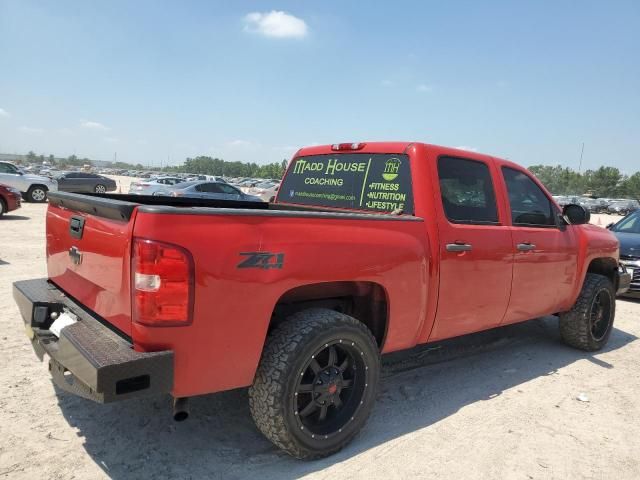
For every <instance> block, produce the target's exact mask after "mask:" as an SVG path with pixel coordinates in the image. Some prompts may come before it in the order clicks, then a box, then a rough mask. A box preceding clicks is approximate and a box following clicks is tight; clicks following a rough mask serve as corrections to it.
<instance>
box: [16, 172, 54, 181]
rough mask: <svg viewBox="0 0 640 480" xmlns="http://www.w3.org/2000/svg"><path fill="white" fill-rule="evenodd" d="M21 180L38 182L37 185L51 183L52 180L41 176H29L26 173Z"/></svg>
mask: <svg viewBox="0 0 640 480" xmlns="http://www.w3.org/2000/svg"><path fill="white" fill-rule="evenodd" d="M22 178H24V179H25V180H29V181H32V182H39V183H53V180H51V179H50V178H49V177H43V176H41V175H31V174H28V173H25V174H24V175H23V176H22Z"/></svg>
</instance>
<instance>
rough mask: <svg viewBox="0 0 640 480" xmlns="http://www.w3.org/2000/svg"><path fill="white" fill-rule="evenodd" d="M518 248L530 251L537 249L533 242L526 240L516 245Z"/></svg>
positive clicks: (522, 250)
mask: <svg viewBox="0 0 640 480" xmlns="http://www.w3.org/2000/svg"><path fill="white" fill-rule="evenodd" d="M516 248H517V249H518V250H520V251H521V252H528V251H530V250H535V248H536V246H535V245H534V244H533V243H529V242H525V243H519V244H518V245H516Z"/></svg>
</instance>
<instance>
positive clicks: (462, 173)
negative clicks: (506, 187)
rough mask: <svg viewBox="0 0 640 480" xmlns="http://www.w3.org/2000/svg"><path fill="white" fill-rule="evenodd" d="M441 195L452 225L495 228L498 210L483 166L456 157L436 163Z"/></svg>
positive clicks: (491, 186) (485, 166)
mask: <svg viewBox="0 0 640 480" xmlns="http://www.w3.org/2000/svg"><path fill="white" fill-rule="evenodd" d="M438 177H439V179H440V195H441V197H442V206H443V208H444V212H445V214H446V216H447V219H449V221H450V222H452V223H467V224H480V225H483V224H489V225H491V224H497V223H498V210H497V208H496V196H495V192H494V190H493V182H492V181H491V173H490V172H489V167H488V166H487V164H486V163H483V162H479V161H476V160H467V159H464V158H455V157H440V158H439V159H438Z"/></svg>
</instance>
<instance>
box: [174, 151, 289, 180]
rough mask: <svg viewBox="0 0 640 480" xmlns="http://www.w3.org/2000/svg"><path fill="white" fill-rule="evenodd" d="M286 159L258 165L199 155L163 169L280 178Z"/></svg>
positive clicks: (285, 165) (206, 173) (232, 175)
mask: <svg viewBox="0 0 640 480" xmlns="http://www.w3.org/2000/svg"><path fill="white" fill-rule="evenodd" d="M287 164H288V162H287V160H286V159H285V160H282V162H275V163H268V164H266V165H258V164H257V163H255V162H228V161H226V160H222V159H221V158H213V157H205V156H199V157H195V158H187V159H186V160H185V162H184V163H183V164H182V165H176V166H172V167H166V168H164V169H163V171H174V172H185V173H196V174H201V175H222V176H225V177H258V178H281V177H282V175H283V174H284V171H285V170H286V168H287Z"/></svg>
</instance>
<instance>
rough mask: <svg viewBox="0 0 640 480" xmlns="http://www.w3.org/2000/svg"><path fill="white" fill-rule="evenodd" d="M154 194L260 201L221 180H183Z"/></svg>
mask: <svg viewBox="0 0 640 480" xmlns="http://www.w3.org/2000/svg"><path fill="white" fill-rule="evenodd" d="M154 195H158V196H165V197H187V198H209V199H215V200H244V201H249V202H261V201H262V200H260V198H259V197H256V196H253V195H247V194H246V193H243V192H241V191H240V190H239V189H237V188H236V187H234V186H232V185H229V184H227V183H222V182H206V181H204V182H203V181H197V182H183V183H178V184H177V185H174V186H173V187H169V188H166V189H164V190H158V191H157V192H155V193H154Z"/></svg>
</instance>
